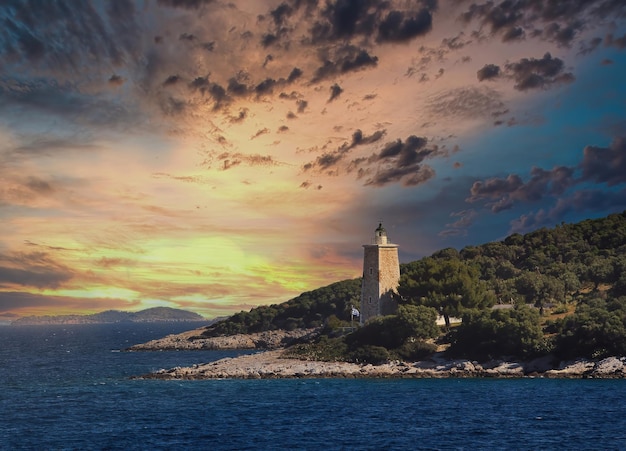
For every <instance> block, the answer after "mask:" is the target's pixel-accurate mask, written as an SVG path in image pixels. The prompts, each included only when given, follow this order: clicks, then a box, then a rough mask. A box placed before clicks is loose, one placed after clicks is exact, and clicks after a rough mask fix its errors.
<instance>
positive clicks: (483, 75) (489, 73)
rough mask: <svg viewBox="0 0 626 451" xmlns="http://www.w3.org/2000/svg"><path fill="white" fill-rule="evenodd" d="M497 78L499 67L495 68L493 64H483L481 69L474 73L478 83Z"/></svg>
mask: <svg viewBox="0 0 626 451" xmlns="http://www.w3.org/2000/svg"><path fill="white" fill-rule="evenodd" d="M499 76H500V66H496V65H495V64H485V65H484V66H483V67H482V69H479V70H478V72H476V77H477V78H478V81H483V80H493V79H494V78H497V77H499Z"/></svg>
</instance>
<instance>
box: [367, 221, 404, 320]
mask: <svg viewBox="0 0 626 451" xmlns="http://www.w3.org/2000/svg"><path fill="white" fill-rule="evenodd" d="M363 248H364V254H363V283H362V285H361V316H360V319H361V324H365V323H366V322H367V321H368V320H370V319H372V318H374V317H376V316H379V315H389V314H392V313H395V311H396V309H397V307H398V305H397V302H396V300H395V299H394V297H393V295H392V294H393V293H394V292H396V289H397V288H398V283H399V281H400V263H399V261H398V245H397V244H391V243H389V242H387V232H386V231H385V229H384V228H383V225H382V224H379V225H378V228H377V229H376V231H375V232H374V240H373V243H372V244H364V245H363Z"/></svg>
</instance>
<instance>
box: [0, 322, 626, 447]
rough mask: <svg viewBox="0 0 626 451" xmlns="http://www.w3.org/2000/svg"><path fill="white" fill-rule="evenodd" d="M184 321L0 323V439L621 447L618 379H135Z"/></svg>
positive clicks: (180, 357) (186, 360) (623, 432)
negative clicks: (155, 346) (146, 346)
mask: <svg viewBox="0 0 626 451" xmlns="http://www.w3.org/2000/svg"><path fill="white" fill-rule="evenodd" d="M195 327H198V326H197V324H193V323H191V324H190V323H165V324H154V323H153V324H133V323H129V324H100V325H55V326H20V327H15V326H3V327H0V449H2V450H186V449H193V450H421V449H424V450H481V449H484V450H495V449H503V450H509V449H511V450H551V449H554V450H560V449H565V450H620V449H624V450H626V380H593V379H586V380H567V379H562V380H555V379H542V378H520V379H394V380H389V379H284V380H228V379H226V380H206V381H163V380H148V379H143V380H142V379H134V378H133V376H138V375H142V374H146V373H148V372H151V371H156V370H158V369H160V368H171V367H175V366H190V365H193V364H197V363H204V362H209V361H213V360H216V359H220V358H224V357H233V356H236V355H238V354H239V353H241V352H243V351H241V352H237V351H229V352H224V351H159V352H127V351H125V349H126V348H127V347H129V346H131V345H133V344H136V343H143V342H145V341H148V340H150V339H153V338H159V337H163V336H165V335H167V334H170V333H177V332H182V331H184V330H189V329H192V328H195Z"/></svg>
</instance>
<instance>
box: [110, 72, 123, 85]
mask: <svg viewBox="0 0 626 451" xmlns="http://www.w3.org/2000/svg"><path fill="white" fill-rule="evenodd" d="M125 81H126V80H124V78H122V77H121V76H120V75H116V74H113V75H111V77H110V78H109V84H110V85H112V86H121V85H123V84H124V82H125Z"/></svg>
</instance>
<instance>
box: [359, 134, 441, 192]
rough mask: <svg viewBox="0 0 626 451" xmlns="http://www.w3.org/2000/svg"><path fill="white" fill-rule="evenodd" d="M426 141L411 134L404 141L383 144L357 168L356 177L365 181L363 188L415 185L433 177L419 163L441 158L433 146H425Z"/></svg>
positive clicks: (428, 168) (424, 166)
mask: <svg viewBox="0 0 626 451" xmlns="http://www.w3.org/2000/svg"><path fill="white" fill-rule="evenodd" d="M427 144H428V140H427V139H426V138H422V137H418V136H415V135H412V136H409V137H408V138H407V139H406V141H404V142H403V141H402V140H399V139H398V140H396V141H394V142H391V143H388V144H386V145H385V146H384V147H383V149H382V150H381V151H380V152H379V153H377V154H376V153H375V154H373V155H372V156H370V157H369V158H368V159H367V161H366V162H365V161H364V162H362V163H360V164H356V165H355V166H360V167H359V172H358V176H359V178H365V179H366V180H365V185H366V186H367V185H370V186H377V187H381V186H385V185H387V184H390V183H397V182H400V183H402V184H403V185H404V186H416V185H419V184H421V183H424V182H426V181H428V180H430V179H431V178H433V177H434V176H435V171H434V170H433V169H432V168H431V167H430V166H428V165H425V164H422V163H423V161H424V160H425V159H427V158H432V157H434V156H436V155H441V151H440V150H439V149H438V148H437V146H432V147H427Z"/></svg>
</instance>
